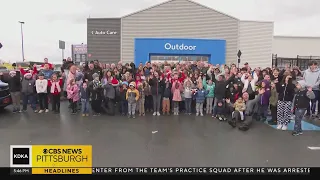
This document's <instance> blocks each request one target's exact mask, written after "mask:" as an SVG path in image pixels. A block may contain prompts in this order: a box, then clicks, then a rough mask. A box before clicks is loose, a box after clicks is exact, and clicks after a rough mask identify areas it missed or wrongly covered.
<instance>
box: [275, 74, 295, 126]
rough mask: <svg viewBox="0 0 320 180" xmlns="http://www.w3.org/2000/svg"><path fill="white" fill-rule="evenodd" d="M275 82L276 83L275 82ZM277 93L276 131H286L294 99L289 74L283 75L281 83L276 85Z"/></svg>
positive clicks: (292, 85) (293, 87)
mask: <svg viewBox="0 0 320 180" xmlns="http://www.w3.org/2000/svg"><path fill="white" fill-rule="evenodd" d="M276 82H277V81H276ZM276 88H277V92H278V93H279V95H278V97H279V100H278V105H277V120H278V126H277V129H282V130H283V131H285V130H287V128H288V124H289V122H290V116H291V114H292V113H291V106H292V100H293V97H294V89H295V85H294V84H293V83H292V76H291V74H285V75H284V76H283V79H282V81H281V82H277V83H276Z"/></svg>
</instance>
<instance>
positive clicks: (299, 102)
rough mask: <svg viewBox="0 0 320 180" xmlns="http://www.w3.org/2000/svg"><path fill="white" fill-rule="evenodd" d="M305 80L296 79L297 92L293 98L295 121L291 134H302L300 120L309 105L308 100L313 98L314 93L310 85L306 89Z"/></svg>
mask: <svg viewBox="0 0 320 180" xmlns="http://www.w3.org/2000/svg"><path fill="white" fill-rule="evenodd" d="M305 87H306V83H305V81H298V82H297V83H296V88H297V92H296V93H295V96H294V97H295V98H294V100H293V107H294V110H295V123H294V130H293V132H292V135H293V136H299V135H302V128H301V121H302V118H303V116H304V114H305V113H306V110H307V108H308V106H309V103H310V100H311V99H314V98H315V94H314V92H313V91H312V87H308V89H307V90H306V88H305Z"/></svg>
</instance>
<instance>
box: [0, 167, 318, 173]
mask: <svg viewBox="0 0 320 180" xmlns="http://www.w3.org/2000/svg"><path fill="white" fill-rule="evenodd" d="M55 169H57V170H56V171H50V173H48V175H49V174H51V175H52V174H68V175H70V174H81V173H79V172H81V171H76V170H75V169H79V168H63V169H62V168H58V167H56V168H55ZM59 169H60V170H59ZM55 172H56V173H55ZM77 172H78V173H77ZM7 173H8V174H11V175H30V174H32V169H31V168H2V169H1V174H3V175H4V174H7ZM45 174H46V173H45ZM90 174H91V173H90ZM92 174H93V175H319V174H320V168H307V167H274V168H271V167H152V168H151V167H94V168H92Z"/></svg>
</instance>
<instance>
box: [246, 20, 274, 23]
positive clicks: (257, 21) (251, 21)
mask: <svg viewBox="0 0 320 180" xmlns="http://www.w3.org/2000/svg"><path fill="white" fill-rule="evenodd" d="M240 22H256V23H274V21H255V20H240Z"/></svg>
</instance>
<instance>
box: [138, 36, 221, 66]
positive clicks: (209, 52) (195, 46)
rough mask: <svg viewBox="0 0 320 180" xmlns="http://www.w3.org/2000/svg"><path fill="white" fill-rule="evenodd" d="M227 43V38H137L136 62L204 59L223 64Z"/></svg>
mask: <svg viewBox="0 0 320 180" xmlns="http://www.w3.org/2000/svg"><path fill="white" fill-rule="evenodd" d="M225 45H226V41H225V40H208V39H172V38H136V39H135V43H134V48H135V50H134V62H135V64H139V63H141V62H142V63H145V62H147V61H164V60H166V61H174V62H178V61H185V60H188V61H194V60H203V61H208V62H210V63H215V64H223V63H224V62H225V51H226V49H225Z"/></svg>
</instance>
